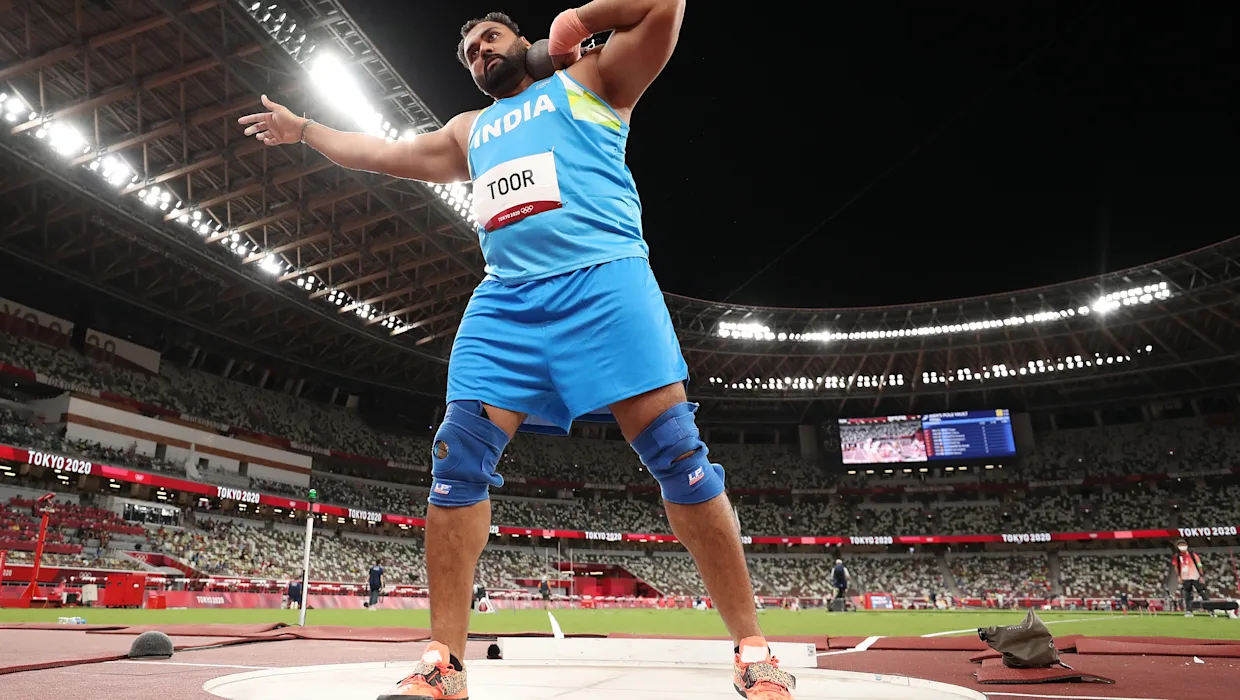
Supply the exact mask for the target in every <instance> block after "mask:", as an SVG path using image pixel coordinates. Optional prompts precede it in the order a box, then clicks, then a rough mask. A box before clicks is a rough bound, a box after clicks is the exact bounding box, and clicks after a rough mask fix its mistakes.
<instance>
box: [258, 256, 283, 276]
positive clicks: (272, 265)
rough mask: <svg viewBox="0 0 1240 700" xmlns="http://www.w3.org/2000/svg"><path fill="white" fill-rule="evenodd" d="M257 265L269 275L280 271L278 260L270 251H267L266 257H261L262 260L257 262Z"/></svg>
mask: <svg viewBox="0 0 1240 700" xmlns="http://www.w3.org/2000/svg"><path fill="white" fill-rule="evenodd" d="M258 266H259V268H261V269H262V270H263V272H266V273H267V274H269V275H275V274H279V272H280V261H279V259H278V258H276V256H274V255H272V254H271V253H268V254H267V255H266V257H264V258H263V261H262V262H261V263H259V264H258Z"/></svg>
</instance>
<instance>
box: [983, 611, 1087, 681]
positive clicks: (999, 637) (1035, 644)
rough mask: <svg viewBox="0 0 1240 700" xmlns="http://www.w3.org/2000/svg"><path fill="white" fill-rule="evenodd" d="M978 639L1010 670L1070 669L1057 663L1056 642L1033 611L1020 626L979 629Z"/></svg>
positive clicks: (1057, 651)
mask: <svg viewBox="0 0 1240 700" xmlns="http://www.w3.org/2000/svg"><path fill="white" fill-rule="evenodd" d="M977 636H978V637H980V638H981V640H982V641H983V642H986V643H987V644H989V645H990V648H991V649H994V650H995V651H997V652H999V653H1001V654H1003V664H1004V665H1005V666H1008V667H1009V668H1049V667H1051V666H1062V667H1064V668H1072V667H1071V666H1069V665H1067V664H1065V663H1064V662H1062V661H1060V660H1059V650H1058V649H1056V648H1055V638H1054V637H1052V636H1051V632H1050V630H1048V629H1046V625H1045V624H1044V623H1043V622H1042V619H1041V618H1039V617H1038V616H1037V615H1036V614H1034V612H1033V611H1032V610H1030V611H1029V614H1028V615H1026V616H1025V619H1024V621H1023V622H1021V623H1020V624H1019V625H1010V626H1008V627H985V628H979V629H978V630H977Z"/></svg>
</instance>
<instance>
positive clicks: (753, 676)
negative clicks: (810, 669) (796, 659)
mask: <svg viewBox="0 0 1240 700" xmlns="http://www.w3.org/2000/svg"><path fill="white" fill-rule="evenodd" d="M732 683H733V686H734V687H735V688H736V692H737V693H738V694H740V696H741V697H743V698H746V699H747V700H792V693H791V691H793V690H795V689H796V687H797V679H796V678H794V677H793V676H792V674H791V673H788V672H787V671H781V670H779V659H777V658H775V657H773V656H771V650H770V648H769V647H768V646H767V644H766V640H765V639H763V638H762V637H749V638H747V639H742V640H741V650H740V653H739V654H737V655H736V671H735V674H734V676H733V679H732Z"/></svg>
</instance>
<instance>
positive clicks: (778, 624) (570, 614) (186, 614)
mask: <svg viewBox="0 0 1240 700" xmlns="http://www.w3.org/2000/svg"><path fill="white" fill-rule="evenodd" d="M552 614H554V615H555V618H556V620H557V621H558V622H559V624H560V627H561V628H563V630H564V632H565V633H566V634H586V633H593V634H606V633H609V632H628V633H631V634H649V635H683V636H693V637H698V636H700V637H723V636H726V632H725V630H724V627H723V623H722V622H721V621H720V620H719V616H718V615H717V614H716V613H714V612H700V611H696V610H554V611H552ZM759 615H760V618H761V620H762V626H763V629H764V631H765V632H766V633H767V634H768V635H785V634H788V635H791V634H815V635H817V634H826V635H832V636H861V637H869V636H875V635H881V636H886V637H910V636H921V635H927V634H939V635H943V633H954V634H961V635H964V634H973V633H974V630H976V629H977V628H978V627H989V626H991V625H1008V624H1014V623H1016V622H1019V621H1020V620H1021V619H1022V618H1023V617H1024V612H1023V611H1009V612H989V611H978V612H956V611H952V612H947V611H934V612H931V611H927V612H914V611H884V612H877V611H876V612H849V613H827V612H824V611H821V610H804V611H797V612H792V611H787V610H768V611H764V612H761V613H759ZM1039 615H1041V617H1042V619H1043V620H1045V621H1046V622H1047V623H1049V624H1050V625H1051V631H1052V632H1053V633H1054V634H1055V635H1056V636H1061V635H1066V634H1086V635H1089V636H1091V637H1112V636H1136V637H1147V636H1148V637H1196V638H1208V639H1240V620H1232V619H1228V618H1226V617H1219V618H1210V617H1209V616H1206V615H1203V614H1201V613H1198V614H1197V616H1196V617H1194V618H1192V619H1189V618H1185V617H1183V616H1182V615H1173V614H1165V615H1153V616H1150V615H1145V616H1142V615H1128V616H1123V615H1114V614H1110V613H1089V612H1046V613H1041V612H1040V613H1039ZM61 616H70V617H72V616H78V617H83V618H86V621H87V622H88V623H90V624H125V625H156V624H205V623H233V624H254V623H263V622H285V623H289V624H296V623H297V611H295V610H198V609H195V610H105V609H97V610H96V609H91V608H66V609H62V610H54V609H53V610H13V609H8V610H0V623H2V622H56V620H57V618H58V617H61ZM306 624H308V625H342V626H349V627H428V626H429V625H430V617H429V614H428V613H427V612H426V611H424V610H382V609H379V610H374V611H371V610H309V611H307V616H306ZM470 630H471V631H472V632H476V633H479V634H506V633H515V632H550V631H551V625H550V620H549V619H548V617H547V612H545V611H543V610H512V611H507V610H502V611H499V612H497V613H494V614H488V615H475V616H474V618H473V622H472V623H471V625H470ZM943 636H950V635H943Z"/></svg>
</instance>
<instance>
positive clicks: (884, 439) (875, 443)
mask: <svg viewBox="0 0 1240 700" xmlns="http://www.w3.org/2000/svg"><path fill="white" fill-rule="evenodd" d="M924 432H925V431H924V430H923V429H922V427H921V417H920V416H891V417H889V418H880V419H870V420H864V419H863V420H858V421H857V422H849V423H845V422H843V421H841V422H840V450H841V452H842V453H843V455H844V464H902V463H905V462H925V461H926V459H927V458H926V441H925V438H924V437H923V434H924Z"/></svg>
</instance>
